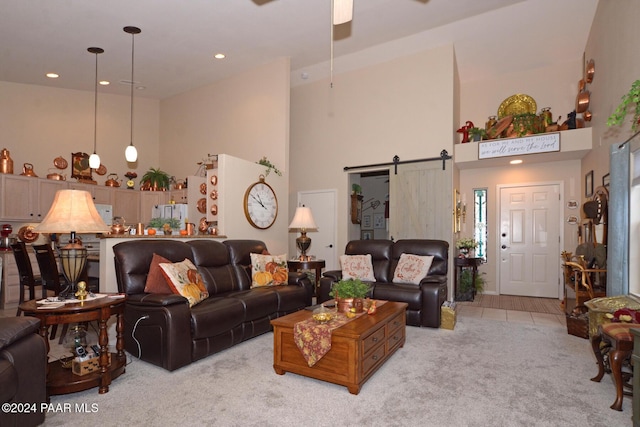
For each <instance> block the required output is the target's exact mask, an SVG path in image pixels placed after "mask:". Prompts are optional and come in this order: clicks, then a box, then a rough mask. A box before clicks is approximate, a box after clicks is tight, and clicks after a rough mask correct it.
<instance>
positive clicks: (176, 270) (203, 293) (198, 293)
mask: <svg viewBox="0 0 640 427" xmlns="http://www.w3.org/2000/svg"><path fill="white" fill-rule="evenodd" d="M160 268H161V269H162V274H163V275H164V277H165V278H166V279H167V283H168V284H169V287H170V288H171V290H172V291H173V293H175V294H179V295H182V296H183V297H185V298H186V299H187V300H189V307H193V306H194V305H196V304H198V303H199V302H201V301H204V300H205V299H207V298H208V297H209V292H208V291H207V288H206V286H205V285H204V282H203V281H202V276H201V275H200V273H198V269H197V268H196V266H195V265H193V263H192V262H191V261H189V260H188V259H185V260H184V261H182V262H175V263H160Z"/></svg>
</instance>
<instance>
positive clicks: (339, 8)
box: [333, 0, 353, 25]
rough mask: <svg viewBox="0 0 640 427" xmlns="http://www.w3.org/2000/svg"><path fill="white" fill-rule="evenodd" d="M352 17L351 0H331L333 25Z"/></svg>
mask: <svg viewBox="0 0 640 427" xmlns="http://www.w3.org/2000/svg"><path fill="white" fill-rule="evenodd" d="M352 19H353V0H333V25H340V24H344V23H345V22H349V21H351V20H352Z"/></svg>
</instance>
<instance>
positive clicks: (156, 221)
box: [147, 217, 180, 229]
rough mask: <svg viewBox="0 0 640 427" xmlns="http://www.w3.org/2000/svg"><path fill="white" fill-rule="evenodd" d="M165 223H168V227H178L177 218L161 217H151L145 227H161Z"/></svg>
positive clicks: (178, 221)
mask: <svg viewBox="0 0 640 427" xmlns="http://www.w3.org/2000/svg"><path fill="white" fill-rule="evenodd" d="M165 224H169V227H170V228H171V229H178V228H180V220H179V219H178V218H162V217H158V218H151V221H149V224H147V227H151V228H163V227H164V225H165Z"/></svg>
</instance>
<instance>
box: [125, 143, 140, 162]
mask: <svg viewBox="0 0 640 427" xmlns="http://www.w3.org/2000/svg"><path fill="white" fill-rule="evenodd" d="M124 157H125V159H127V162H130V163H131V162H135V161H136V160H138V150H136V147H134V146H133V144H131V145H129V146H128V147H127V149H126V150H124Z"/></svg>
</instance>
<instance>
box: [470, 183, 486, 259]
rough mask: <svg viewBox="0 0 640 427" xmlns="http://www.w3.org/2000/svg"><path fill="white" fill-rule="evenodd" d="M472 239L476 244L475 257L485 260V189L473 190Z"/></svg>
mask: <svg viewBox="0 0 640 427" xmlns="http://www.w3.org/2000/svg"><path fill="white" fill-rule="evenodd" d="M473 224H474V226H473V237H474V238H475V239H476V242H478V248H477V249H476V257H477V258H484V260H485V261H486V260H487V189H486V188H474V189H473Z"/></svg>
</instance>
